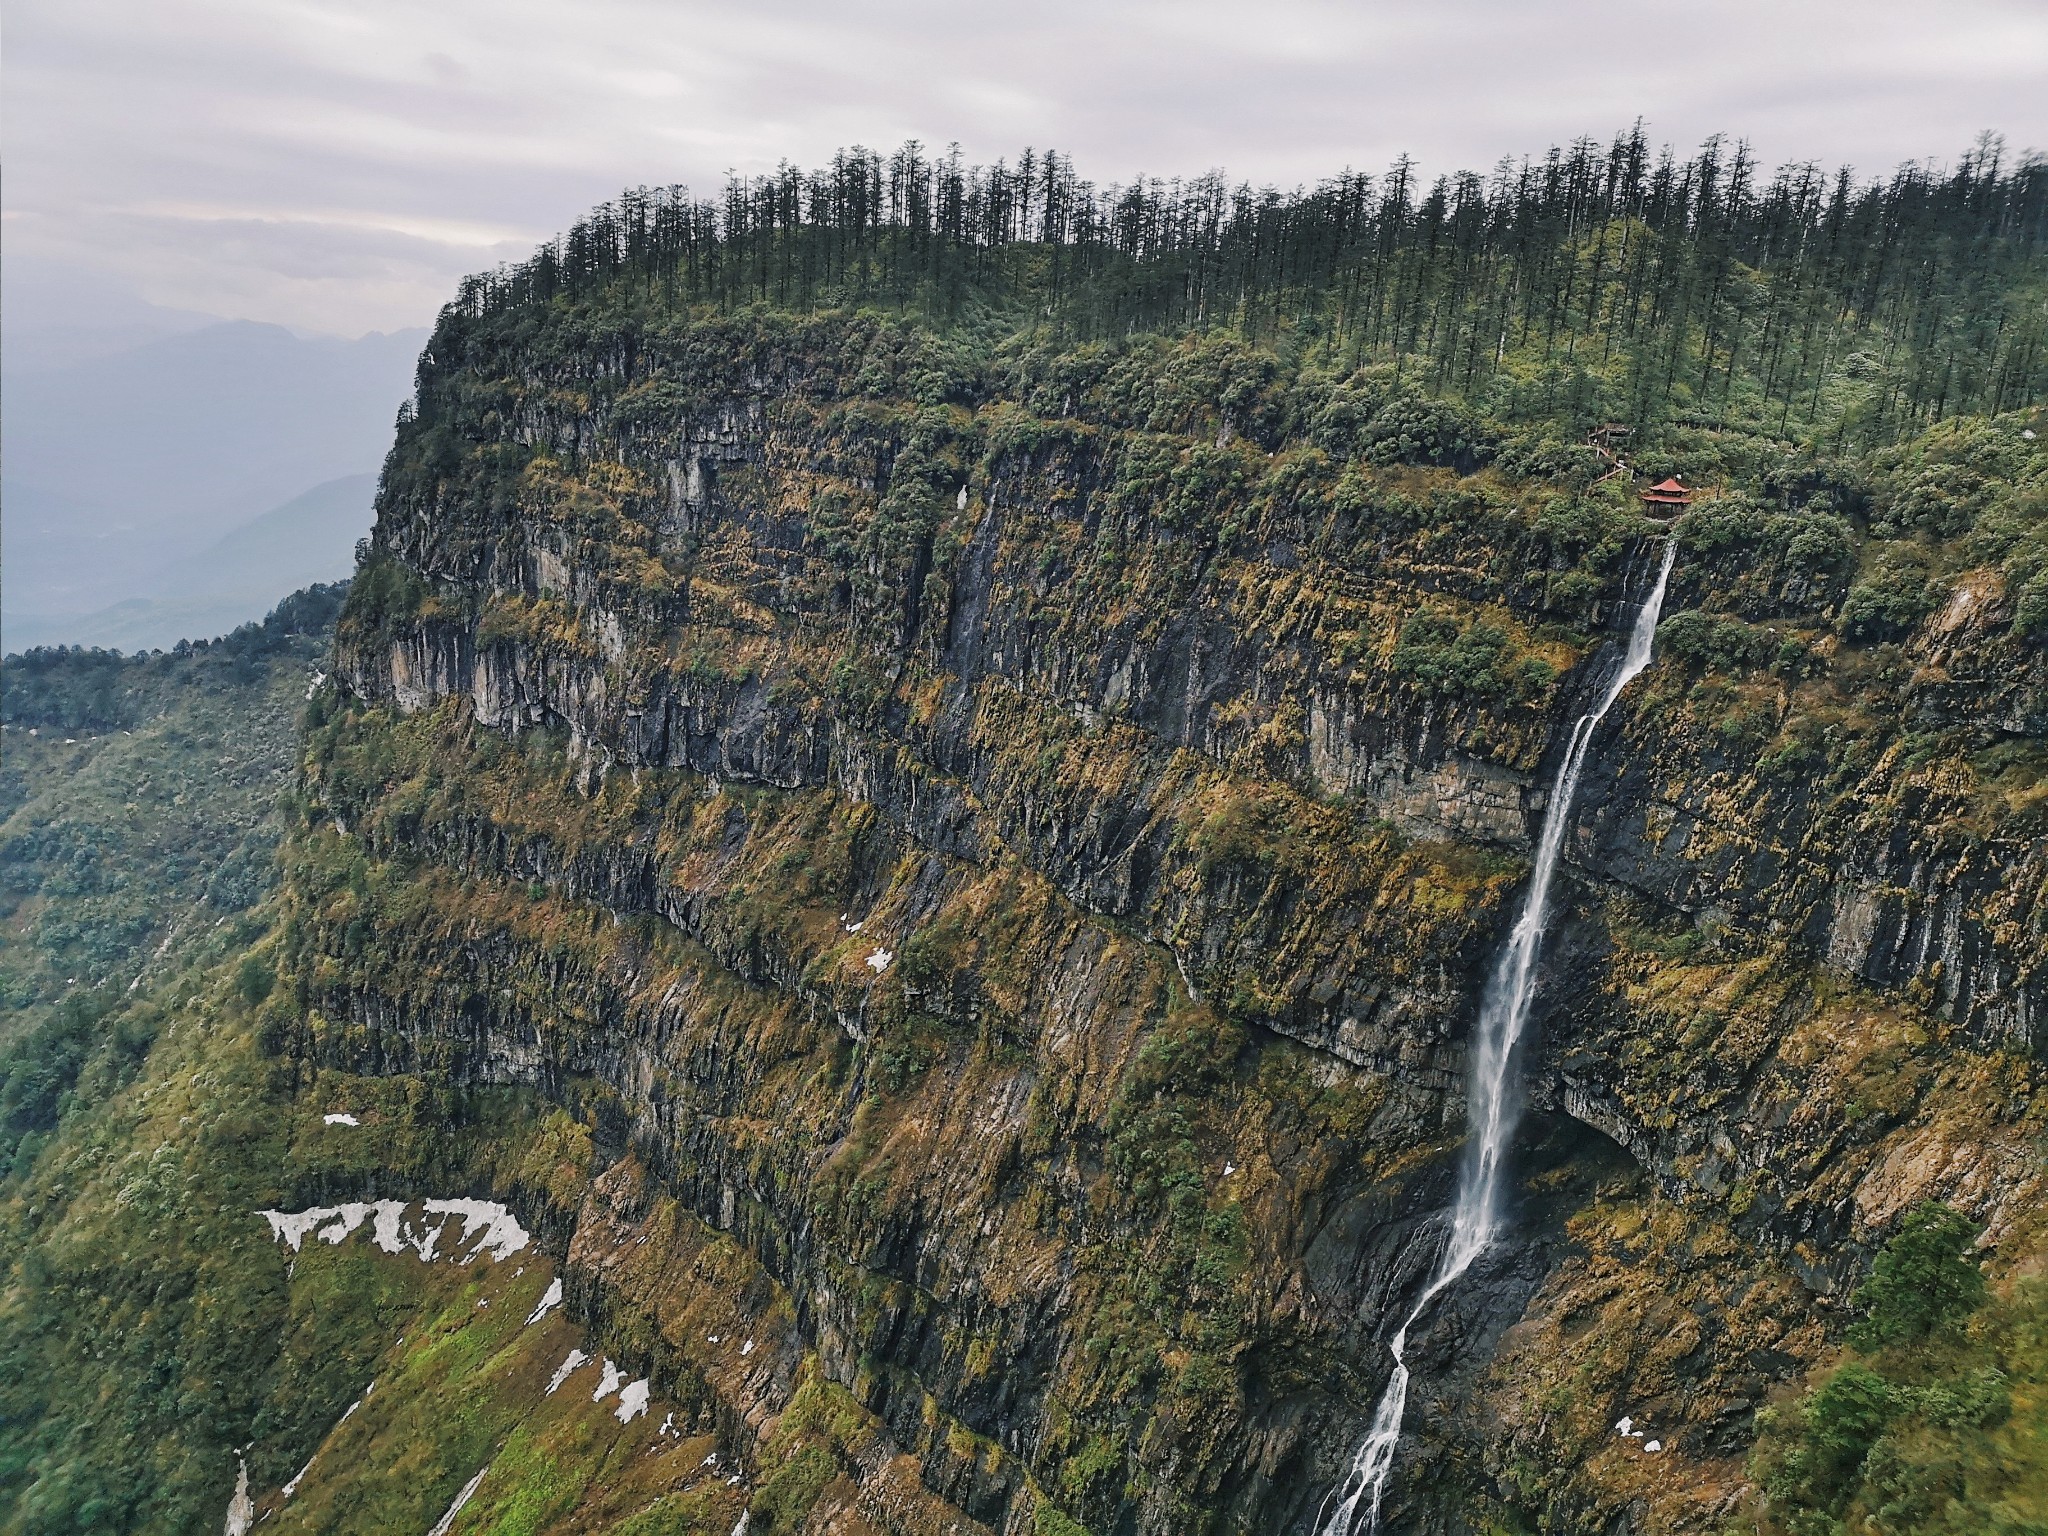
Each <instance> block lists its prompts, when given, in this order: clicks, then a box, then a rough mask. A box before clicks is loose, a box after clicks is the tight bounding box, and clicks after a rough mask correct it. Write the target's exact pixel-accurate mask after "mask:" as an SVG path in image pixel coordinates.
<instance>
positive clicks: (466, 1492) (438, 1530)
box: [427, 1463, 490, 1536]
mask: <svg viewBox="0 0 2048 1536" xmlns="http://www.w3.org/2000/svg"><path fill="white" fill-rule="evenodd" d="M488 1471H490V1465H489V1463H485V1464H484V1465H483V1466H481V1467H478V1468H477V1469H476V1476H475V1477H472V1478H471V1479H470V1480H469V1481H468V1482H466V1483H464V1484H463V1485H462V1492H460V1493H458V1494H457V1495H455V1502H454V1503H453V1504H450V1505H449V1506H448V1513H447V1514H445V1515H443V1516H442V1517H441V1518H440V1519H439V1520H436V1521H435V1522H434V1528H433V1529H432V1530H431V1531H429V1532H427V1536H448V1528H449V1527H450V1526H451V1525H453V1524H454V1523H455V1517H456V1516H457V1515H459V1514H461V1513H462V1506H463V1505H465V1504H467V1503H468V1502H469V1500H470V1495H472V1494H473V1493H475V1492H476V1490H477V1488H478V1487H479V1486H480V1485H481V1484H482V1482H483V1480H484V1474H485V1473H486V1472H488Z"/></svg>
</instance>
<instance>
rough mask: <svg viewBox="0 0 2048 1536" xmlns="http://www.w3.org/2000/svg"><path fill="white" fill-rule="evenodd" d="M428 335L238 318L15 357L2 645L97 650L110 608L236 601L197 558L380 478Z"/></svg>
mask: <svg viewBox="0 0 2048 1536" xmlns="http://www.w3.org/2000/svg"><path fill="white" fill-rule="evenodd" d="M424 337H425V333H424V332H423V331H401V332H394V333H391V334H389V335H381V334H380V335H371V336H365V337H362V338H361V339H359V340H356V341H341V340H332V339H312V340H308V339H305V338H302V337H298V336H294V335H293V334H292V333H291V332H290V331H287V330H285V329H283V328H282V327H279V326H273V325H259V324H254V323H250V322H243V321H236V322H229V323H223V324H219V325H210V326H206V327H205V328H203V329H200V330H196V331H191V332H189V333H186V334H182V335H173V336H169V337H165V338H163V339H160V340H157V341H153V342H150V343H148V344H146V345H143V346H139V347H130V348H127V349H125V350H122V351H118V352H114V353H111V354H105V355H100V356H84V357H82V358H81V360H79V361H76V362H73V363H71V364H69V365H67V366H63V367H41V366H36V365H35V364H34V363H32V362H23V361H20V360H19V354H18V353H15V352H13V351H10V354H9V367H8V371H7V377H6V393H5V410H4V416H0V430H4V439H5V443H4V454H5V457H4V471H0V496H4V506H5V518H6V525H5V532H6V544H5V553H6V563H5V569H4V592H0V600H4V613H0V646H4V648H5V649H6V650H9V651H13V650H19V649H22V648H24V647H26V646H30V645H37V644H57V643H65V642H83V641H85V640H86V639H87V637H88V631H87V629H86V628H84V627H82V626H84V625H85V623H86V621H87V620H88V619H91V620H93V621H94V622H95V624H96V625H97V626H98V632H102V633H103V632H105V624H106V623H109V622H112V621H111V620H109V619H107V617H106V615H107V610H109V609H110V608H113V607H114V606H115V605H120V604H129V605H132V604H133V603H134V602H135V601H136V600H146V601H148V602H150V603H151V604H153V605H154V604H170V605H174V606H182V609H183V611H185V612H187V613H188V614H190V615H191V616H192V618H191V622H198V621H199V616H200V615H201V614H204V613H211V612H214V611H217V610H219V607H220V605H219V603H218V602H216V601H215V599H218V598H221V597H223V596H224V595H225V594H226V593H227V592H228V590H229V589H226V588H223V587H221V586H219V585H216V584H211V583H212V582H213V581H214V575H213V572H212V571H211V570H210V569H209V568H208V567H207V565H206V563H205V562H199V563H197V564H195V563H194V561H193V557H195V556H198V555H200V554H202V552H205V551H207V550H208V549H209V546H212V545H214V544H215V543H216V542H217V541H219V540H221V539H223V538H224V537H226V536H227V535H228V534H230V533H231V532H232V531H234V530H236V529H238V528H243V527H245V526H246V525H248V524H249V523H250V522H251V520H252V519H258V518H260V517H261V516H262V515H263V514H265V513H267V512H269V511H270V510H272V509H277V510H278V511H279V512H280V513H282V511H283V510H284V508H283V504H284V503H287V502H288V501H290V500H291V499H292V498H294V497H298V496H301V495H311V494H315V493H314V492H309V490H308V488H309V487H319V488H321V490H320V492H319V494H328V488H329V487H330V486H331V483H332V482H336V481H340V480H345V479H351V478H353V477H358V476H363V475H368V474H373V473H374V472H375V470H376V468H377V466H378V464H379V463H380V462H381V461H382V459H383V455H384V450H385V448H386V447H387V446H388V444H389V442H390V437H391V422H392V418H393V416H394V415H395V414H396V412H397V409H398V406H399V403H400V402H401V401H403V400H404V399H405V397H406V396H407V394H408V393H409V392H410V389H411V379H412V369H413V360H414V358H415V356H416V355H417V354H418V352H419V349H420V346H421V344H422V342H423V340H424ZM43 355H45V356H47V355H48V354H47V351H46V352H45V353H44V354H43ZM332 494H333V495H335V496H339V495H341V494H342V493H340V492H333V493H332ZM323 505H328V506H330V510H331V504H328V503H323ZM307 515H308V516H312V514H310V513H309V514H307ZM322 516H323V517H324V516H325V514H322ZM320 520H321V519H320V518H315V521H320ZM329 520H330V521H331V519H329ZM285 523H287V524H290V523H292V519H289V518H287V519H285ZM322 526H326V523H325V522H322ZM352 526H353V525H352ZM361 531H362V529H361V528H359V527H358V528H355V530H354V531H353V532H351V533H350V534H349V535H348V538H347V540H346V541H344V547H345V546H346V545H347V544H352V543H353V540H354V539H355V537H357V536H358V535H359V534H360V532H361ZM280 537H283V536H282V535H280ZM273 553H276V552H275V551H274V552H273ZM248 558H249V559H250V560H257V558H258V557H257V556H255V555H254V554H253V553H251V554H250V555H249V557H248ZM266 558H267V557H266ZM280 558H281V556H280ZM258 563H259V564H260V563H261V562H260V561H259V562H258ZM283 563H284V564H288V563H289V562H288V561H285V562H283ZM279 568H280V569H281V568H282V565H280V567H279ZM238 569H241V570H242V571H243V572H244V573H245V574H246V573H248V572H250V571H253V570H254V569H255V567H254V566H248V565H245V566H242V567H239V568H238ZM345 569H346V566H345V565H344V566H343V567H342V568H341V569H339V570H337V569H330V568H328V567H327V563H326V562H324V561H323V562H322V566H321V569H320V570H319V571H318V574H319V575H321V576H334V575H339V574H342V573H343V571H345ZM304 579H307V578H306V577H304V576H298V575H293V576H289V577H286V578H284V579H283V580H282V583H281V584H280V585H278V586H277V587H276V588H275V589H274V590H271V591H269V592H267V593H264V594H262V596H260V597H251V595H250V594H249V593H248V592H247V590H246V589H243V588H235V589H233V593H232V595H233V600H234V603H233V605H234V606H236V607H237V608H238V610H239V608H243V607H246V608H247V612H246V613H243V614H242V615H241V616H242V617H251V616H258V615H260V614H261V613H262V612H263V611H264V609H265V608H266V607H267V606H268V605H269V604H270V603H273V602H275V601H276V600H277V599H278V598H279V597H282V596H283V595H284V594H285V593H286V592H288V591H290V590H291V589H292V588H293V587H294V586H296V585H299V584H301V583H302V582H303V580H304ZM194 580H204V581H205V582H207V583H209V584H205V585H201V586H194V585H192V584H191V583H192V582H193V581H194ZM245 599H247V600H246V601H245ZM249 601H253V606H249ZM140 611H141V610H138V609H134V608H133V607H132V606H131V607H130V609H129V612H130V613H131V615H136V614H139V613H140ZM167 611H169V610H167V609H166V610H159V612H167ZM149 622H150V625H151V632H154V628H153V626H154V622H155V621H154V620H151V621H149ZM173 638H177V637H175V636H174V637H173ZM152 643H153V642H152Z"/></svg>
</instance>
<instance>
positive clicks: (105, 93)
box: [5, 0, 2048, 334]
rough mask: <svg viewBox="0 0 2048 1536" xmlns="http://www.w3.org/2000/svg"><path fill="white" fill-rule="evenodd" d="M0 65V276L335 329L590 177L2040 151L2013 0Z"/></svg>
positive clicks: (902, 23) (1213, 10)
mask: <svg viewBox="0 0 2048 1536" xmlns="http://www.w3.org/2000/svg"><path fill="white" fill-rule="evenodd" d="M6 70H7V93H6V108H5V111H6V132H7V139H8V143H9V147H10V155H11V158H10V164H9V177H8V181H7V184H6V189H5V197H6V249H7V253H8V258H9V260H10V262H14V261H15V260H17V259H18V258H20V257H24V256H25V257H28V258H30V263H31V264H30V265H26V266H24V267H23V268H22V270H24V271H34V270H48V269H56V268H61V269H64V270H68V271H70V272H72V273H74V274H77V273H93V274H100V275H101V276H103V278H104V280H105V282H106V283H107V284H109V285H112V286H116V287H122V288H126V289H129V290H132V291H134V292H137V293H139V294H141V295H142V296H143V297H145V298H147V299H149V300H150V301H152V302H154V303H158V304H163V305H168V306H172V307H177V308H188V309H199V310H206V311H210V312H214V313H219V314H226V315H233V316H238V317H251V318H259V319H266V320H275V321H280V322H283V323H287V324H293V325H298V326H302V327H308V328H314V329H321V330H327V331H335V332H342V333H346V334H354V333H357V332H361V331H363V330H366V329H372V328H380V329H381V328H391V327H395V326H400V325H408V324H419V323H423V322H424V321H426V320H428V319H430V318H431V316H432V314H433V311H434V309H435V308H436V307H437V306H438V304H439V303H440V302H441V300H442V299H443V298H444V297H445V296H446V295H447V294H448V292H449V291H450V290H451V289H452V287H453V284H454V282H455V280H456V279H457V278H458V277H459V276H460V275H461V274H462V273H464V272H468V271H474V270H477V269H479V268H483V267H488V266H491V265H493V264H494V263H496V262H497V261H500V260H503V259H507V258H516V257H518V256H521V255H523V254H525V252H526V251H527V250H529V249H530V248H531V247H532V245H533V244H534V243H535V242H536V241H538V240H540V239H542V238H545V237H546V236H547V235H549V234H550V233H552V232H554V231H555V230H556V229H558V228H560V227H562V226H563V225H564V224H566V223H567V222H568V221H570V220H571V219H573V218H574V217H575V216H576V214H577V213H579V212H580V211H581V210H582V209H584V208H585V207H587V206H589V205H590V204H591V203H593V202H595V201H597V200H599V199H601V198H604V197H607V196H610V195H611V194H612V193H614V192H616V191H617V190H618V189H619V188H620V187H621V186H624V185H627V184H632V183H642V182H645V183H665V182H670V181H682V182H687V183H689V184H690V185H692V186H693V187H696V188H698V189H699V190H702V191H708V190H712V189H715V188H716V187H717V186H718V185H719V184H720V182H721V181H722V178H723V174H724V173H725V172H726V171H727V170H741V171H753V170H762V169H767V168H769V167H771V166H773V165H774V164H775V163H776V162H777V161H778V160H781V159H784V158H788V159H792V160H796V161H798V162H800V163H806V164H808V163H814V162H816V161H817V160H819V159H820V158H822V157H823V156H825V155H827V154H829V153H830V152H831V151H832V150H833V149H834V148H836V147H838V146H840V145H843V144H851V143H856V142H858V143H865V144H869V145H873V146H875V147H878V148H885V149H886V148H891V147H893V146H894V145H895V144H897V143H898V142H900V141H901V140H903V139H905V138H910V137H917V138H920V139H923V140H924V141H925V142H926V143H928V144H932V145H935V146H943V145H944V144H946V143H947V142H949V141H953V140H957V141H959V142H960V143H961V144H962V146H963V148H964V149H965V150H966V151H967V153H968V154H969V155H970V156H973V157H976V158H984V159H986V158H994V157H995V156H998V155H1014V154H1015V153H1016V152H1017V150H1019V149H1020V148H1022V147H1023V146H1024V145H1025V144H1027V143H1029V144H1035V145H1038V146H1045V145H1048V144H1050V145H1053V146H1056V147H1058V148H1060V149H1062V150H1065V151H1068V152H1070V153H1072V154H1073V155H1074V156H1075V158H1076V160H1077V162H1078V163H1079V166H1080V168H1081V170H1082V172H1083V173H1084V174H1086V175H1089V176H1092V177H1094V178H1096V179H1098V180H1103V181H1109V180H1120V179H1124V178H1127V177H1128V176H1130V175H1131V174H1132V173H1134V172H1138V171H1143V172H1147V173H1150V174H1160V175H1176V174H1190V173H1197V172H1201V171H1204V170H1207V169H1209V168H1211V167H1214V166H1221V167H1224V168H1225V169H1227V170H1228V171H1229V172H1230V173H1231V174H1232V175H1234V176H1238V177H1243V178H1246V179H1249V180H1253V181H1258V182H1265V181H1272V182H1278V183H1281V184H1283V185H1294V184H1297V183H1301V182H1310V181H1314V180H1316V179H1318V178H1319V177H1321V176H1323V175H1326V174H1329V173H1330V172H1333V171H1335V170H1338V169H1341V168H1343V167H1345V166H1347V165H1349V166H1354V167H1360V168H1366V169H1376V168H1378V167H1379V166H1381V165H1384V164H1385V163H1386V162H1387V161H1388V160H1390V159H1392V158H1393V157H1394V156H1395V155H1397V154H1399V153H1402V152H1404V151H1405V152H1408V153H1412V154H1414V155H1416V156H1417V157H1418V158H1419V159H1420V160H1421V161H1422V163H1423V165H1424V167H1425V169H1427V170H1429V171H1432V172H1434V171H1442V170H1451V169H1456V168H1459V167H1463V166H1472V167H1477V168H1485V167H1487V166H1490V165H1491V164H1492V163H1493V162H1494V161H1495V160H1496V159H1497V158H1499V157H1500V156H1502V155H1504V154H1511V155H1520V154H1525V153H1538V152H1540V151H1541V150H1542V149H1544V148H1545V147H1546V146H1547V145H1548V144H1550V143H1553V142H1558V141H1562V140H1568V139H1570V138H1573V137H1575V136H1578V135H1580V134H1593V135H1597V136H1601V137H1604V136H1606V135H1608V134H1610V133H1612V132H1613V131H1614V130H1615V129H1617V128H1619V127H1621V126H1624V125H1625V124H1627V123H1628V122H1629V121H1631V120H1632V119H1634V118H1635V117H1637V116H1642V117H1644V118H1646V119H1647V120H1648V121H1649V124H1650V128H1651V131H1652V133H1653V135H1654V136H1656V137H1657V138H1659V139H1669V140H1671V141H1673V142H1676V143H1678V144H1680V145H1683V146H1690V145H1692V144H1695V143H1697V142H1698V141H1699V140H1700V139H1701V138H1703V137H1704V136H1705V135H1707V134H1708V133H1712V132H1725V133H1729V134H1731V135H1735V136H1738V137H1747V138H1749V139H1750V140H1751V141H1752V142H1753V143H1754V144H1755V146H1756V148H1757V150H1758V152H1759V153H1760V154H1761V155H1762V157H1763V158H1764V159H1765V160H1766V161H1768V162H1771V163H1777V162H1781V161H1784V160H1788V159H1809V158H1810V159H1818V160H1821V161H1823V162H1828V163H1834V162H1841V161H1847V162H1851V163H1853V164H1855V165H1856V166H1857V167H1858V168H1859V169H1861V170H1864V171H1866V172H1873V173H1876V172H1883V171H1887V170H1889V169H1891V168H1892V167H1893V166H1895V165H1896V164H1898V163H1899V162H1901V161H1903V160H1907V159H1919V158H1926V157H1939V158H1944V159H1945V158H1950V157H1952V156H1953V155H1954V154H1955V153H1956V152H1958V151H1959V150H1961V149H1962V148H1963V147H1964V146H1965V145H1966V144H1967V143H1968V142H1969V141H1970V139H1971V138H1972V137H1973V136H1974V135H1975V134H1976V133H1977V132H1978V131H1979V130H1981V129H1987V128H1988V129H1993V130H1997V131H2000V132H2003V133H2004V134H2006V135H2007V136H2008V138H2010V139H2011V140H2012V141H2013V142H2014V145H2015V147H2016V148H2024V147H2027V146H2030V145H2043V146H2048V8H2044V6H2042V5H2041V4H2039V3H2035V0H2025V3H2021V0H1944V3H1942V4H1939V5H1930V4H1927V3H1925V0H1915V3H1902V0H1802V3H1798V4H1792V5H1787V4H1784V3H1782V0H1771V3H1765V0H1711V3H1709V0H1557V3H1549V4H1532V3H1529V0H1520V3H1510V0H1450V3H1443V0H1439V3H1433V4H1431V3H1423V0H1401V3H1398V4H1393V3H1357V0H1353V3H1348V4H1325V3H1317V0H1264V3H1257V4H1246V3H1228V4H1226V3H1221V0H1176V3H1171V4H1168V3H1128V0H1125V3H1118V0H1093V3H1082V0H1041V3H1036V4H1033V5H1030V6H1017V5H1003V6H994V5H987V4H981V5H974V4H959V3H953V4H939V3H936V0H880V3H866V4H858V3H854V4H849V3H839V4H827V3H823V0H768V3H760V4H753V5H744V6H735V5H730V4H721V5H716V6H714V5H708V4H702V3H699V0H681V3H675V0H577V3H573V4H572V3H569V0H546V3H543V0H488V3H486V0H430V3H421V0H16V3H15V4H13V5H12V6H11V7H10V8H9V28H8V51H7V59H6ZM10 275H12V273H10ZM74 286H75V285H74ZM51 292H52V293H54V292H55V290H54V289H53V290H51ZM31 296H32V295H31ZM20 297H21V296H20V295H19V294H16V295H12V296H10V305H13V304H14V303H16V302H17V300H18V299H19V298H20ZM49 302H50V303H53V304H54V303H57V302H58V300H57V299H56V298H52V299H50V300H49Z"/></svg>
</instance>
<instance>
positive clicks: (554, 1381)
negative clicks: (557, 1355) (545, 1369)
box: [541, 1349, 590, 1397]
mask: <svg viewBox="0 0 2048 1536" xmlns="http://www.w3.org/2000/svg"><path fill="white" fill-rule="evenodd" d="M588 1364H590V1356H588V1355H586V1354H585V1353H583V1351H582V1350H580V1349H572V1350H570V1351H569V1357H568V1359H566V1360H564V1361H563V1362H562V1363H561V1364H560V1365H558V1366H556V1367H555V1374H554V1375H552V1376H550V1377H549V1378H548V1389H547V1391H545V1392H543V1393H542V1394H541V1396H543V1397H553V1396H554V1395H555V1393H556V1392H558V1391H559V1390H560V1389H561V1386H562V1383H563V1382H565V1381H567V1380H568V1379H569V1377H570V1376H571V1375H573V1374H574V1373H575V1371H576V1369H577V1367H579V1366H585V1365H588Z"/></svg>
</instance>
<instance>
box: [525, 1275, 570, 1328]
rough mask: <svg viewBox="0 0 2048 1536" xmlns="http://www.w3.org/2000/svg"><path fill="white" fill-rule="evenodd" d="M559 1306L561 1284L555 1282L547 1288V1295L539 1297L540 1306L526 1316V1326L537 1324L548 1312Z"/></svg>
mask: <svg viewBox="0 0 2048 1536" xmlns="http://www.w3.org/2000/svg"><path fill="white" fill-rule="evenodd" d="M561 1304H562V1282H561V1281H560V1280H557V1281H555V1283H554V1284H553V1285H550V1286H549V1287H548V1293H547V1295H545V1296H543V1297H541V1299H540V1305H539V1306H537V1307H535V1308H534V1309H533V1310H532V1311H531V1312H529V1313H527V1314H526V1321H527V1322H528V1324H533V1323H537V1322H539V1321H540V1320H541V1319H542V1318H544V1317H546V1316H547V1315H548V1314H549V1313H550V1312H552V1311H554V1310H555V1308H557V1307H559V1306H560V1305H561Z"/></svg>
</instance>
